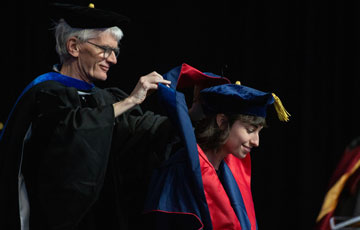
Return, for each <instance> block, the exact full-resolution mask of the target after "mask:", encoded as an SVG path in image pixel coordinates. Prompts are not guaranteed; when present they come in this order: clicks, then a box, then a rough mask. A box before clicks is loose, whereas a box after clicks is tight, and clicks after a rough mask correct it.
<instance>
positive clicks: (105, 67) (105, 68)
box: [100, 65, 109, 72]
mask: <svg viewBox="0 0 360 230" xmlns="http://www.w3.org/2000/svg"><path fill="white" fill-rule="evenodd" d="M100 68H101V69H102V70H103V71H104V72H107V71H108V70H109V67H108V66H103V65H101V66H100Z"/></svg>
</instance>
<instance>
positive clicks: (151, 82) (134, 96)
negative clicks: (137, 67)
mask: <svg viewBox="0 0 360 230" xmlns="http://www.w3.org/2000/svg"><path fill="white" fill-rule="evenodd" d="M159 83H162V84H165V85H170V84H171V82H170V81H168V80H164V79H163V77H162V76H161V75H160V74H158V73H157V72H155V71H154V72H151V73H149V74H147V75H145V76H142V77H141V78H140V80H139V81H138V83H137V84H136V86H135V89H134V90H133V91H132V92H131V94H130V96H129V99H131V100H132V102H133V103H134V104H137V105H138V104H141V103H142V102H143V101H144V100H145V98H146V97H147V96H148V95H149V94H151V93H152V92H153V91H154V90H156V89H157V88H158V84H159Z"/></svg>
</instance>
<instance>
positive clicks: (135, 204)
mask: <svg viewBox="0 0 360 230" xmlns="http://www.w3.org/2000/svg"><path fill="white" fill-rule="evenodd" d="M51 74H52V75H56V79H58V78H60V79H63V78H62V77H65V78H67V77H66V76H62V75H60V74H56V73H51ZM56 79H55V80H52V79H51V77H50V78H48V77H46V80H44V81H39V82H37V83H36V84H33V85H32V86H31V87H29V88H28V89H27V90H26V92H25V93H24V94H23V95H22V96H21V98H20V99H19V100H18V101H17V103H16V106H15V107H14V109H13V110H12V112H11V117H10V118H9V120H8V121H7V123H6V126H5V129H4V132H3V133H2V135H1V139H0V167H1V168H0V180H1V186H0V209H1V210H0V211H1V213H3V214H2V216H1V217H0V229H21V228H20V217H19V189H18V188H19V185H18V182H19V178H20V176H21V177H22V178H24V181H25V185H26V190H27V194H28V201H29V204H30V222H29V223H30V230H34V229H36V230H41V229H46V230H49V229H89V230H91V229H138V228H140V227H141V226H139V223H141V221H139V218H140V213H141V211H142V204H143V199H144V197H145V193H146V187H147V181H148V177H149V176H150V172H151V171H152V169H153V167H156V166H158V165H159V164H160V162H161V161H162V156H163V155H160V154H157V153H158V152H160V153H164V148H165V146H166V144H165V143H168V142H169V139H170V138H171V137H172V136H173V134H172V133H171V132H170V131H171V130H172V129H171V126H170V123H169V122H168V119H167V118H166V117H163V116H158V115H154V114H153V113H151V112H146V113H143V112H142V111H141V109H140V107H134V108H133V109H131V110H129V111H127V112H126V113H124V114H122V115H120V116H119V117H118V118H115V117H114V111H113V106H112V104H113V103H115V102H117V101H119V100H122V99H123V98H125V97H126V96H127V95H126V93H124V92H123V91H121V90H119V89H105V90H104V89H100V88H97V87H91V89H87V90H81V95H79V89H78V88H77V86H76V84H75V86H74V87H73V86H71V84H70V86H69V84H64V83H63V82H61V81H60V82H59V81H57V80H56ZM71 81H72V80H71V79H70V82H71Z"/></svg>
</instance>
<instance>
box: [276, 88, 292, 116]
mask: <svg viewBox="0 0 360 230" xmlns="http://www.w3.org/2000/svg"><path fill="white" fill-rule="evenodd" d="M272 96H273V97H274V100H275V102H274V106H275V110H276V112H277V115H278V117H279V120H280V121H289V117H290V116H291V115H290V113H288V111H286V109H285V108H284V106H283V104H282V103H281V101H280V98H279V97H278V96H276V95H275V93H272Z"/></svg>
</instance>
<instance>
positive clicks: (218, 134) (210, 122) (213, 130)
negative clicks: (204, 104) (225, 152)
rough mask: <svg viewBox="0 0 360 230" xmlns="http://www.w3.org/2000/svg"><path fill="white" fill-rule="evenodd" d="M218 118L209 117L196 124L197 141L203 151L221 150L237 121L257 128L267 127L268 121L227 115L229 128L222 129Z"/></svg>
mask: <svg viewBox="0 0 360 230" xmlns="http://www.w3.org/2000/svg"><path fill="white" fill-rule="evenodd" d="M216 116H217V115H216V114H215V115H210V116H207V117H206V118H204V119H202V120H201V121H197V122H196V123H195V124H194V126H195V137H196V141H197V143H198V144H199V145H200V147H201V149H202V150H203V151H206V150H209V149H219V148H220V147H221V146H222V145H223V144H225V142H226V140H227V138H228V136H229V133H230V128H231V126H232V125H233V124H234V122H235V121H237V120H240V121H242V122H244V123H247V124H251V125H255V126H266V121H265V118H263V117H257V116H251V115H244V114H235V115H225V116H226V117H227V119H228V122H227V128H225V129H220V128H219V126H218V124H217V122H216Z"/></svg>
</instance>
